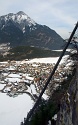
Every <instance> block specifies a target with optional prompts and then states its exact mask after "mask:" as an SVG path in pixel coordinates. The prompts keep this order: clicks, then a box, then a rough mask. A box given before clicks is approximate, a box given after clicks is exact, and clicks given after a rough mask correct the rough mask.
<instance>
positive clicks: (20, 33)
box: [0, 11, 65, 49]
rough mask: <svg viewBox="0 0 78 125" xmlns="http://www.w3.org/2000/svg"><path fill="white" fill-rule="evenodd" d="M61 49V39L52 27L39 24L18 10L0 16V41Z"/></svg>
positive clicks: (14, 44) (62, 43)
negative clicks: (14, 12)
mask: <svg viewBox="0 0 78 125" xmlns="http://www.w3.org/2000/svg"><path fill="white" fill-rule="evenodd" d="M7 42H9V43H10V44H11V46H18V45H27V46H36V47H44V48H49V49H61V48H62V46H63V45H64V43H65V42H64V41H63V39H62V38H61V37H60V36H59V35H58V34H57V33H56V32H55V31H54V30H52V29H50V28H49V27H47V26H45V25H39V24H37V23H36V22H35V21H34V20H32V19H31V18H30V17H29V16H28V15H27V14H25V13H24V12H22V11H20V12H18V13H16V14H13V13H9V14H8V15H4V16H1V17H0V43H7Z"/></svg>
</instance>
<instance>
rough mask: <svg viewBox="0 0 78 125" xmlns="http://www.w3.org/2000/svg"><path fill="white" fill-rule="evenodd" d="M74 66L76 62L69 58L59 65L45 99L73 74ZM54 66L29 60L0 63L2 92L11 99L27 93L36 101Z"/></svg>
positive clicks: (0, 87) (0, 89)
mask: <svg viewBox="0 0 78 125" xmlns="http://www.w3.org/2000/svg"><path fill="white" fill-rule="evenodd" d="M36 60H37V59H36ZM42 60H43V59H42ZM46 60H48V58H46ZM73 65H74V62H73V61H71V59H68V57H67V59H66V61H65V60H64V61H63V62H62V63H61V64H60V65H59V67H58V69H57V71H56V72H55V74H54V76H53V78H52V79H51V81H50V84H49V85H48V87H47V89H46V91H45V94H44V95H43V98H44V99H46V98H48V97H49V96H50V93H53V91H54V90H56V89H57V88H58V87H59V86H61V83H62V82H63V80H66V79H67V76H68V75H69V74H72V71H73V68H74V67H73ZM54 66H55V63H51V62H50V63H47V62H45V63H43V62H37V61H36V62H34V61H33V62H32V61H31V60H27V59H25V60H23V61H14V60H13V61H10V60H8V61H6V62H0V92H1V93H6V94H7V95H9V96H10V97H16V96H18V95H20V94H23V93H26V94H28V95H29V96H30V97H31V98H32V99H33V100H34V101H36V99H37V98H38V96H39V94H40V92H41V90H42V89H43V87H44V85H45V83H46V81H47V79H48V77H49V75H50V73H51V72H52V70H53V67H54Z"/></svg>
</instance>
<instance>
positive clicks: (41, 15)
mask: <svg viewBox="0 0 78 125" xmlns="http://www.w3.org/2000/svg"><path fill="white" fill-rule="evenodd" d="M18 11H24V12H25V13H26V14H27V15H28V16H30V17H31V18H32V19H33V20H34V21H35V22H37V23H39V24H42V25H47V26H49V27H50V28H51V29H53V30H55V31H56V32H57V33H58V34H59V35H61V36H62V37H63V38H68V36H69V32H71V31H72V30H73V28H74V26H75V24H76V22H77V21H78V0H0V16H2V15H5V14H8V13H17V12H18Z"/></svg>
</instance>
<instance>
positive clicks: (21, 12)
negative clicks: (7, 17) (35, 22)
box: [17, 11, 26, 15]
mask: <svg viewBox="0 0 78 125" xmlns="http://www.w3.org/2000/svg"><path fill="white" fill-rule="evenodd" d="M17 15H26V14H25V13H24V12H23V11H19V12H17Z"/></svg>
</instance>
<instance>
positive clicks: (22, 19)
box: [0, 11, 37, 33]
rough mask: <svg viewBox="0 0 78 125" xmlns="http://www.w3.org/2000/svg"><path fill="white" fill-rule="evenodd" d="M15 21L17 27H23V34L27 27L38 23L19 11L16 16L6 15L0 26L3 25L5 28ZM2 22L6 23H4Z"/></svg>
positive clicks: (1, 19)
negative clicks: (8, 23)
mask: <svg viewBox="0 0 78 125" xmlns="http://www.w3.org/2000/svg"><path fill="white" fill-rule="evenodd" d="M10 20H11V21H13V22H14V23H15V24H16V25H17V24H19V26H20V25H21V27H20V28H21V29H22V31H23V33H24V32H25V26H29V27H31V26H35V25H36V24H37V23H36V22H35V21H34V20H32V19H31V18H30V17H29V16H28V15H27V14H25V13H24V12H22V11H19V12H18V13H16V14H13V13H10V14H8V15H4V16H1V17H0V25H2V28H4V26H5V25H6V24H7V22H8V21H10ZM2 22H5V24H4V23H2Z"/></svg>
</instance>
